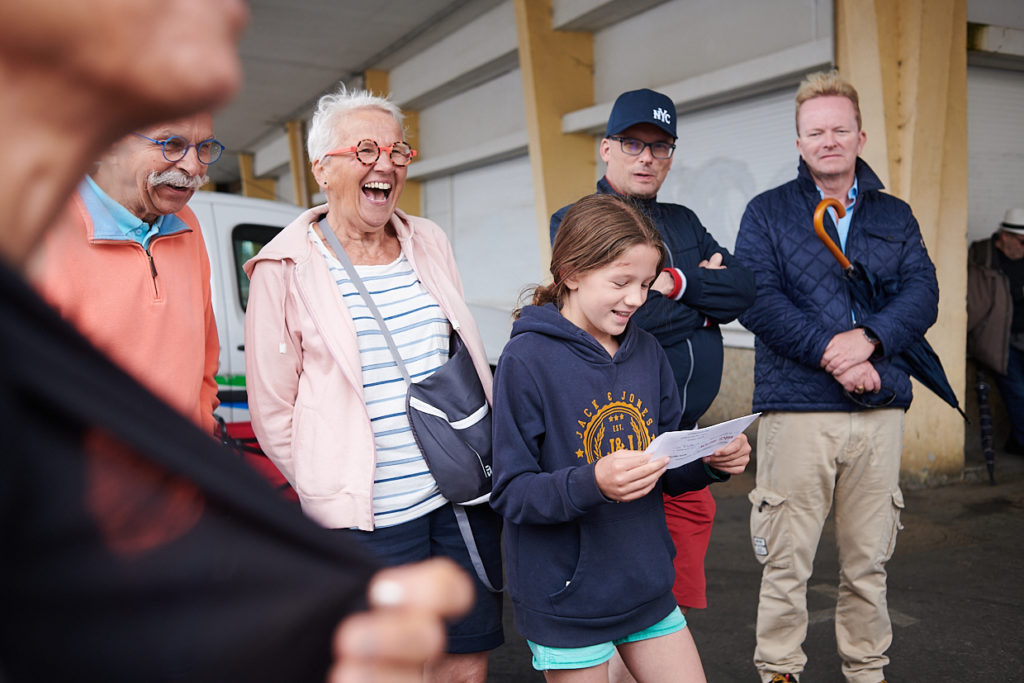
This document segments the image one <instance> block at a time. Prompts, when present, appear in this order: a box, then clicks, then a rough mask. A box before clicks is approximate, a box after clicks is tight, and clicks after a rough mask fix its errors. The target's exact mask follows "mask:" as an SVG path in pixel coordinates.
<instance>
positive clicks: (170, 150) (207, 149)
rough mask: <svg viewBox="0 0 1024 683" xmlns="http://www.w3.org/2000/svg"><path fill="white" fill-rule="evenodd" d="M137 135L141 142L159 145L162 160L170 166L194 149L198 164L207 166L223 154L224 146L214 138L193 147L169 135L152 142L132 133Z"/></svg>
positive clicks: (178, 136) (151, 139) (183, 139)
mask: <svg viewBox="0 0 1024 683" xmlns="http://www.w3.org/2000/svg"><path fill="white" fill-rule="evenodd" d="M133 135H138V136H139V137H140V138H142V139H143V140H149V141H150V142H152V143H153V144H154V145H160V147H162V148H163V152H164V159H167V161H170V162H171V163H172V164H173V163H175V162H178V161H181V160H182V159H184V158H185V155H186V154H188V151H189V150H190V149H191V148H193V147H195V148H196V158H197V159H199V163H201V164H205V165H207V166H209V165H210V164H212V163H216V161H217V160H218V159H220V155H221V154H223V153H224V145H222V144H221V143H220V140H216V139H214V138H208V139H206V140H203V141H201V142H197V143H196V144H194V145H190V144H189V143H188V140H186V139H185V138H183V137H181V136H180V135H171V136H170V137H168V138H166V139H164V140H154V139H153V138H149V137H146V136H145V135H143V134H142V133H133Z"/></svg>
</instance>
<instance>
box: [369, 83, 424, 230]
mask: <svg viewBox="0 0 1024 683" xmlns="http://www.w3.org/2000/svg"><path fill="white" fill-rule="evenodd" d="M363 84H364V87H365V88H366V89H367V90H369V91H371V92H373V93H374V94H376V95H387V94H388V93H389V92H390V87H389V85H388V72H387V71H382V70H381V69H367V70H366V71H364V72H363ZM402 114H403V115H404V117H405V131H404V133H405V141H406V142H408V143H409V144H410V145H412V148H413V149H415V150H419V139H420V113H419V112H418V111H416V110H415V109H403V110H402ZM422 158H423V156H422V152H420V155H419V156H417V157H416V159H422ZM413 163H416V161H415V160H414V161H413ZM398 208H399V209H401V210H402V211H405V212H406V213H408V214H412V215H414V216H422V215H423V188H422V184H421V183H420V181H418V180H408V179H406V181H405V189H404V190H402V196H401V197H399V198H398Z"/></svg>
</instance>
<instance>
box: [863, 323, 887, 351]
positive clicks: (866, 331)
mask: <svg viewBox="0 0 1024 683" xmlns="http://www.w3.org/2000/svg"><path fill="white" fill-rule="evenodd" d="M860 331H861V332H863V333H864V338H865V339H867V340H868V341H869V342H871V343H872V344H873V345H874V346H876V347H877V346H878V345H879V344H881V343H882V340H881V339H879V338H878V337H876V336H875V333H874V332H872V331H871V330H869V329H868V328H866V327H862V328H860Z"/></svg>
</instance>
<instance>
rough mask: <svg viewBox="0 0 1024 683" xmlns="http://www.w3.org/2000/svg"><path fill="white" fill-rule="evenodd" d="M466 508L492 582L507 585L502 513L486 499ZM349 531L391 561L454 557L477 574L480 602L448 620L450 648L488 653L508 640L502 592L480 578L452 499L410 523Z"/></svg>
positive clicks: (383, 557) (467, 651) (450, 650)
mask: <svg viewBox="0 0 1024 683" xmlns="http://www.w3.org/2000/svg"><path fill="white" fill-rule="evenodd" d="M465 510H466V515H467V516H468V517H469V524H470V526H471V527H472V529H473V538H475V539H476V546H477V549H478V550H479V551H480V559H481V561H482V562H483V565H484V568H485V569H486V570H487V576H488V578H489V579H490V581H491V585H494V586H501V585H502V583H503V582H502V573H501V525H502V521H501V517H499V516H498V514H497V513H496V512H495V511H494V510H492V509H491V506H490V505H487V504H486V503H484V504H483V505H473V506H470V507H467V508H465ZM346 533H350V534H352V535H353V537H354V538H355V539H356V540H357V541H359V542H360V543H362V544H363V545H364V546H365V547H366V548H368V549H369V550H370V551H371V552H373V553H374V554H375V555H377V557H378V558H379V559H380V560H381V562H383V563H384V564H386V565H390V566H394V565H399V564H410V563H412V562H419V561H421V560H426V559H429V558H431V557H439V556H440V557H450V558H451V559H452V560H454V561H455V562H457V563H458V564H459V566H461V567H462V568H463V569H465V570H466V573H468V574H469V575H470V576H471V577H472V578H473V584H474V585H475V586H476V602H475V603H474V604H473V609H472V610H471V611H470V612H469V614H467V615H466V616H465V617H464V618H462V619H461V620H460V621H457V622H455V623H452V624H449V625H448V652H449V653H451V654H466V653H470V652H486V651H487V650H493V649H494V648H496V647H498V646H499V645H501V644H502V643H504V642H505V634H504V631H503V630H502V626H501V606H502V594H501V593H492V592H490V591H489V590H487V588H486V587H485V586H484V585H483V584H482V583H481V582H480V579H479V578H477V575H476V571H474V569H473V564H472V562H471V560H470V559H469V551H467V550H466V543H465V542H464V541H463V540H462V533H461V532H460V531H459V523H458V522H457V521H456V519H455V512H454V511H453V510H452V506H451V505H450V504H449V505H443V506H441V507H439V508H438V509H436V510H434V511H433V512H428V513H427V514H425V515H423V516H422V517H420V518H419V519H414V520H412V521H411V522H406V523H405V524H397V525H395V526H389V527H382V528H379V529H376V530H374V531H358V530H352V531H347V532H346Z"/></svg>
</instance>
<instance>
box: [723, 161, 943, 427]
mask: <svg viewBox="0 0 1024 683" xmlns="http://www.w3.org/2000/svg"><path fill="white" fill-rule="evenodd" d="M856 174H857V182H858V196H857V201H856V205H855V206H854V212H853V218H852V220H851V222H850V232H849V235H848V238H847V242H846V256H847V258H849V259H850V260H851V261H855V262H859V263H861V264H863V265H864V266H865V267H866V268H867V269H868V270H869V271H871V272H873V273H875V275H877V276H878V277H879V278H881V279H882V280H883V282H887V284H888V289H889V291H894V292H897V293H896V295H895V296H894V297H893V298H892V300H891V301H890V302H889V303H888V304H887V305H886V306H885V308H884V309H882V310H881V311H879V312H878V313H872V314H868V315H866V316H865V317H863V318H862V319H859V320H857V325H859V326H864V327H867V328H869V329H871V330H872V331H873V332H874V333H875V335H876V336H877V337H878V338H879V339H880V340H881V342H882V347H881V348H882V358H880V359H874V358H873V359H872V362H873V363H874V365H875V369H876V370H877V371H878V374H879V376H880V377H881V380H882V391H881V392H880V396H881V395H882V394H888V393H889V392H890V391H891V392H894V393H895V398H894V400H893V401H892V403H891V404H890V405H892V406H897V407H902V408H906V407H908V406H909V405H910V401H911V389H910V380H909V378H908V377H907V374H906V373H905V372H903V371H902V370H899V369H897V368H895V367H894V366H893V365H892V364H891V363H890V362H889V359H890V358H892V357H893V356H894V355H896V354H898V353H899V352H900V351H902V350H903V349H905V348H906V347H907V346H909V345H910V344H912V343H913V342H915V341H917V340H918V339H920V338H921V337H922V336H923V335H924V333H925V331H926V330H927V329H928V328H929V327H931V325H932V324H933V323H934V322H935V318H936V316H937V314H938V300H939V286H938V282H937V281H936V279H935V267H934V266H933V265H932V262H931V259H929V258H928V251H927V250H926V249H925V246H924V241H923V240H922V238H921V230H920V228H919V227H918V224H917V219H915V218H914V215H913V213H912V212H911V210H910V206H909V205H907V203H906V202H904V201H902V200H900V199H897V198H895V197H893V196H891V195H888V194H885V193H883V192H882V187H883V186H882V182H881V181H880V180H879V179H878V176H876V175H875V173H874V172H873V171H872V170H871V168H870V167H869V166H868V165H867V164H866V163H864V161H862V160H861V159H858V160H857V167H856ZM819 199H820V196H819V194H818V190H817V188H816V187H815V184H814V181H813V180H812V178H811V176H810V172H809V170H808V169H807V167H806V165H805V164H804V162H803V160H801V161H800V166H799V171H798V175H797V178H796V179H795V180H792V181H790V182H788V183H786V184H784V185H780V186H779V187H776V188H775V189H772V190H768V191H767V192H764V193H762V194H760V195H758V196H757V197H754V199H752V200H751V201H750V203H749V204H748V205H747V209H746V211H745V212H744V214H743V219H742V221H741V223H740V231H739V235H738V236H737V239H736V257H737V258H739V259H740V260H741V261H743V262H744V263H745V264H746V266H747V267H748V268H750V269H751V270H752V271H753V272H754V278H755V280H756V282H757V301H755V303H754V305H753V306H752V307H750V308H749V309H748V310H747V311H746V312H745V313H744V314H742V315H741V316H740V322H741V323H743V325H744V326H745V327H746V328H747V329H749V330H750V331H751V332H753V333H754V334H755V335H756V336H757V341H756V344H755V348H756V353H755V366H754V406H753V407H754V410H758V411H760V410H796V411H810V410H845V411H852V410H859V409H860V408H859V406H857V405H856V404H854V403H853V402H852V401H850V400H849V399H848V398H847V397H846V396H845V395H844V393H843V388H842V386H841V385H840V384H839V383H838V382H836V381H835V379H833V378H832V376H831V375H829V374H828V373H827V372H825V371H824V370H822V369H821V367H820V366H819V363H820V361H821V356H822V354H823V353H824V352H825V346H826V345H828V342H829V340H830V339H831V338H832V337H833V336H834V335H835V334H838V333H839V332H844V331H846V330H849V329H851V328H852V327H854V323H853V321H852V320H851V314H850V310H851V302H850V295H849V293H848V291H847V286H846V282H845V281H844V280H843V277H842V270H841V268H840V267H839V264H838V263H837V262H836V260H835V259H834V258H833V257H832V255H831V254H830V253H829V252H828V250H827V249H826V248H825V246H824V245H823V244H822V243H821V241H820V240H819V239H818V238H817V236H816V235H815V234H814V223H813V215H814V209H815V207H816V206H817V204H818V201H819ZM825 226H826V229H827V231H828V233H829V235H830V236H831V237H832V239H833V240H834V241H835V242H836V244H839V239H838V235H837V233H836V228H835V224H834V223H833V221H832V219H831V218H830V217H829V216H828V215H827V214H826V218H825Z"/></svg>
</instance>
